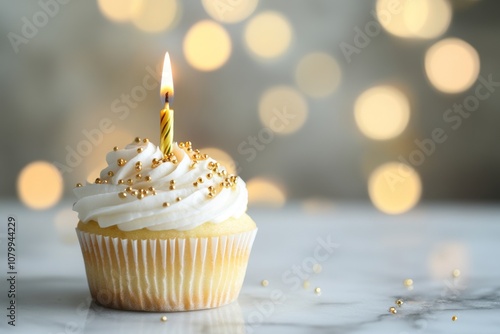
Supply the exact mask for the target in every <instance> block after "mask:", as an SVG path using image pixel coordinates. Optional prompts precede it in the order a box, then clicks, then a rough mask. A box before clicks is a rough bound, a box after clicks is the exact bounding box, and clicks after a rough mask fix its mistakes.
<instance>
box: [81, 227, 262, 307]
mask: <svg viewBox="0 0 500 334" xmlns="http://www.w3.org/2000/svg"><path fill="white" fill-rule="evenodd" d="M76 232H77V235H78V239H79V241H80V246H81V249H82V253H83V258H84V262H85V270H86V272H87V280H88V283H89V288H90V292H91V295H92V298H93V299H94V300H95V301H97V302H98V303H99V304H101V305H103V306H106V307H109V308H115V309H123V310H140V311H186V310H198V309H206V308H212V307H217V306H221V305H225V304H228V303H231V302H232V301H234V300H236V298H238V294H239V292H240V290H241V286H242V284H243V279H244V278H245V272H246V268H247V263H248V258H249V256H250V251H251V248H252V244H253V241H254V239H255V235H256V233H257V229H254V230H252V231H248V232H244V233H239V234H233V235H228V236H220V237H208V238H186V239H181V238H176V239H148V240H140V239H139V240H133V239H122V238H113V237H109V236H102V235H99V234H94V233H88V232H82V231H80V230H78V229H77V230H76Z"/></svg>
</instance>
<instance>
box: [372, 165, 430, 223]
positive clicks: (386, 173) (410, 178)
mask: <svg viewBox="0 0 500 334" xmlns="http://www.w3.org/2000/svg"><path fill="white" fill-rule="evenodd" d="M368 194H369V196H370V200H371V201H372V203H373V205H374V206H375V207H376V208H377V209H378V210H380V211H382V212H384V213H387V214H392V215H396V214H401V213H404V212H407V211H408V210H410V209H412V208H413V207H414V206H415V205H416V204H417V203H418V201H419V200H420V196H421V194H422V183H421V181H420V176H419V175H418V173H417V172H416V171H415V170H414V169H413V168H412V167H410V166H408V165H405V164H403V163H399V162H389V163H386V164H383V165H382V166H379V167H378V168H377V169H375V170H374V171H373V172H372V173H371V175H370V177H369V180H368Z"/></svg>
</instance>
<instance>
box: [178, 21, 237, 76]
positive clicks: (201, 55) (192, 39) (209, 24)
mask: <svg viewBox="0 0 500 334" xmlns="http://www.w3.org/2000/svg"><path fill="white" fill-rule="evenodd" d="M184 55H185V56H186V59H187V61H188V63H189V64H190V65H191V66H193V67H194V68H196V69H198V70H201V71H213V70H215V69H218V68H219V67H221V66H222V65H224V64H225V63H226V61H227V60H228V59H229V56H230V55H231V39H230V38H229V34H228V33H227V32H226V30H225V29H224V28H223V27H222V26H221V25H220V24H218V23H216V22H213V21H210V20H205V21H200V22H198V23H196V24H195V25H194V26H192V27H191V28H190V29H189V31H188V32H187V34H186V37H185V38H184Z"/></svg>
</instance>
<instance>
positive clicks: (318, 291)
mask: <svg viewBox="0 0 500 334" xmlns="http://www.w3.org/2000/svg"><path fill="white" fill-rule="evenodd" d="M314 293H315V294H317V295H318V296H319V295H320V294H321V288H315V289H314Z"/></svg>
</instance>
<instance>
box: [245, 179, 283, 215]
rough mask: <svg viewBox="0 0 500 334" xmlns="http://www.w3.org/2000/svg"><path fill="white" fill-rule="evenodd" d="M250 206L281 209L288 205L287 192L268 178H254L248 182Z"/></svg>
mask: <svg viewBox="0 0 500 334" xmlns="http://www.w3.org/2000/svg"><path fill="white" fill-rule="evenodd" d="M247 189H248V204H249V205H251V206H268V207H273V208H280V207H282V206H283V205H285V203H286V195H285V192H284V191H283V190H282V189H281V187H280V186H279V185H278V184H277V183H276V182H273V181H271V180H269V179H266V178H261V177H257V178H253V179H251V180H249V181H248V182H247Z"/></svg>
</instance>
